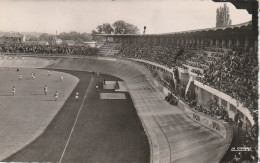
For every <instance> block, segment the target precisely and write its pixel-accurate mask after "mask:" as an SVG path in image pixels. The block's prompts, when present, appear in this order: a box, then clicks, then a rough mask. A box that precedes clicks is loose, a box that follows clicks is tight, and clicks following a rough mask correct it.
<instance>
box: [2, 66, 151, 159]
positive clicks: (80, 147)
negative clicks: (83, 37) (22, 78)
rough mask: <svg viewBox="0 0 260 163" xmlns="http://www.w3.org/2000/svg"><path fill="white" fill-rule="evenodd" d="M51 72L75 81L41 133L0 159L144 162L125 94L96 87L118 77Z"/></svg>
mask: <svg viewBox="0 0 260 163" xmlns="http://www.w3.org/2000/svg"><path fill="white" fill-rule="evenodd" d="M40 70H43V69H40ZM45 71H47V70H45ZM55 71H58V72H59V73H64V74H70V75H73V76H75V77H77V78H78V79H79V82H78V84H77V85H76V87H75V88H74V90H73V91H72V93H71V94H70V95H69V97H68V98H67V100H66V101H65V103H64V105H63V106H62V108H61V109H60V110H59V112H58V113H57V114H56V116H55V117H54V119H53V120H52V121H51V123H50V124H49V125H48V127H47V128H46V130H45V131H44V132H43V134H41V135H40V136H39V137H38V138H37V139H35V140H34V141H33V142H31V143H30V144H28V145H27V146H26V147H24V148H23V149H21V150H20V151H18V152H17V153H15V154H13V155H11V156H10V157H8V158H7V159H6V160H4V161H9V162H11V161H19V162H27V161H29V162H32V161H37V162H59V161H61V162H149V158H150V153H149V152H150V150H149V143H148V140H147V137H146V135H145V133H144V129H143V128H142V124H141V122H140V120H139V118H138V116H137V113H136V110H135V108H134V105H133V103H132V100H131V97H130V95H129V93H128V92H115V90H114V89H106V90H105V89H102V83H103V80H104V79H105V80H107V81H109V80H111V81H115V80H118V81H119V80H120V79H118V78H115V77H112V76H108V75H104V74H100V75H98V76H97V75H96V74H94V75H93V74H92V73H90V72H83V71H71V70H55ZM65 81H66V77H64V81H63V82H65ZM97 85H98V86H99V88H98V90H96V86H97ZM76 92H79V100H78V101H76V100H75V93H76ZM100 93H121V94H122V93H124V94H125V97H126V98H125V99H101V98H100ZM51 102H53V101H51ZM40 107H41V106H38V108H40Z"/></svg>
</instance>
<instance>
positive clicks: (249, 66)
mask: <svg viewBox="0 0 260 163" xmlns="http://www.w3.org/2000/svg"><path fill="white" fill-rule="evenodd" d="M233 3H234V5H235V6H236V7H237V6H239V7H240V8H243V7H245V6H248V4H247V3H255V2H254V1H252V2H245V4H247V5H243V4H242V5H241V4H240V3H236V2H233ZM245 9H247V10H248V12H249V13H252V15H253V19H252V21H249V22H245V23H242V24H236V25H230V26H227V27H215V28H206V29H199V30H189V31H183V32H171V33H162V34H95V37H96V38H99V39H102V40H103V43H102V45H101V46H100V47H98V48H92V47H81V46H65V45H62V46H61V45H55V44H54V45H28V44H22V43H17V42H19V41H20V40H21V39H16V38H15V40H14V41H13V40H11V41H9V42H8V43H6V42H5V43H4V44H0V45H1V46H0V54H1V55H0V116H1V117H0V137H1V147H0V161H3V162H152V163H169V162H180V163H190V162H194V163H209V162H235V161H236V162H239V161H240V162H246V161H247V162H258V80H257V79H258V58H257V57H258V38H257V37H258V29H257V21H256V20H255V16H257V15H256V14H257V9H256V10H255V9H249V8H245ZM9 38H10V37H9ZM12 39H13V38H12ZM10 42H11V43H10ZM12 42H14V43H12Z"/></svg>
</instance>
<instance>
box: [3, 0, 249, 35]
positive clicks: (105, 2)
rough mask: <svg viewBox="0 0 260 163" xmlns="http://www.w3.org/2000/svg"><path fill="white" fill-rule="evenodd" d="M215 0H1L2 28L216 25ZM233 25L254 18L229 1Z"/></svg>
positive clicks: (157, 30)
mask: <svg viewBox="0 0 260 163" xmlns="http://www.w3.org/2000/svg"><path fill="white" fill-rule="evenodd" d="M221 5H223V3H216V2H213V1H211V0H185V1H184V0H95V1H94V0H45V1H44V0H1V1H0V31H3V32H8V31H15V32H44V33H50V34H55V32H56V30H57V31H58V33H61V32H70V31H77V32H80V33H83V32H86V33H91V31H92V30H94V29H96V27H97V26H98V25H100V24H103V23H110V24H113V23H114V22H115V21H117V20H124V21H126V22H128V23H131V24H134V25H136V26H137V27H138V28H139V29H140V32H141V33H142V31H143V27H144V26H146V27H147V29H146V33H147V34H152V33H167V32H178V31H186V30H195V29H203V28H210V27H215V24H216V9H217V7H219V6H221ZM227 6H228V7H229V9H230V17H231V19H232V24H239V23H244V22H247V21H250V20H251V19H252V17H251V15H250V14H248V13H247V11H246V10H240V9H236V8H235V7H234V6H233V5H232V4H231V3H227Z"/></svg>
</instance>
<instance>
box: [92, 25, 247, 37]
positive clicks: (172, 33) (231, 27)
mask: <svg viewBox="0 0 260 163" xmlns="http://www.w3.org/2000/svg"><path fill="white" fill-rule="evenodd" d="M248 26H252V21H249V22H246V23H241V24H236V25H230V26H227V27H214V28H204V29H197V30H189V31H181V32H170V33H160V34H95V36H104V37H117V36H167V35H176V34H190V33H197V32H210V31H217V30H222V31H224V30H228V29H235V28H237V29H239V28H242V27H248Z"/></svg>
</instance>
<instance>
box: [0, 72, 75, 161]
mask: <svg viewBox="0 0 260 163" xmlns="http://www.w3.org/2000/svg"><path fill="white" fill-rule="evenodd" d="M19 70H20V71H19V72H17V71H16V68H9V70H8V68H5V69H1V70H0V113H1V114H0V131H1V132H0V138H1V139H0V144H1V146H0V160H2V159H4V158H5V157H7V156H9V155H10V154H13V153H14V152H16V151H17V150H19V149H21V148H22V147H24V146H25V145H27V144H28V143H30V142H31V141H32V140H34V139H35V138H36V137H38V136H39V135H40V134H41V133H42V131H43V130H44V129H45V128H46V127H47V125H48V124H49V123H50V121H51V120H52V119H53V117H54V116H55V115H56V113H57V112H58V111H59V110H60V108H61V107H62V105H63V104H64V102H65V100H66V99H67V98H68V96H69V95H70V93H71V91H72V90H73V89H74V87H75V86H76V85H77V83H78V79H77V78H76V77H74V76H72V75H69V74H66V73H62V72H57V71H53V73H52V76H50V77H48V76H47V70H42V69H32V68H19ZM31 72H34V73H35V74H36V78H35V79H34V80H32V79H31ZM19 74H22V76H23V77H22V80H21V81H19ZM61 74H62V75H63V76H64V80H63V82H60V81H59V80H60V75H61ZM45 84H46V85H47V86H48V94H47V95H46V96H45V95H44V91H43V87H44V85H45ZM13 86H15V88H16V93H15V96H12V87H13ZM56 90H57V91H58V92H59V94H60V95H59V99H58V101H54V92H55V91H56Z"/></svg>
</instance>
